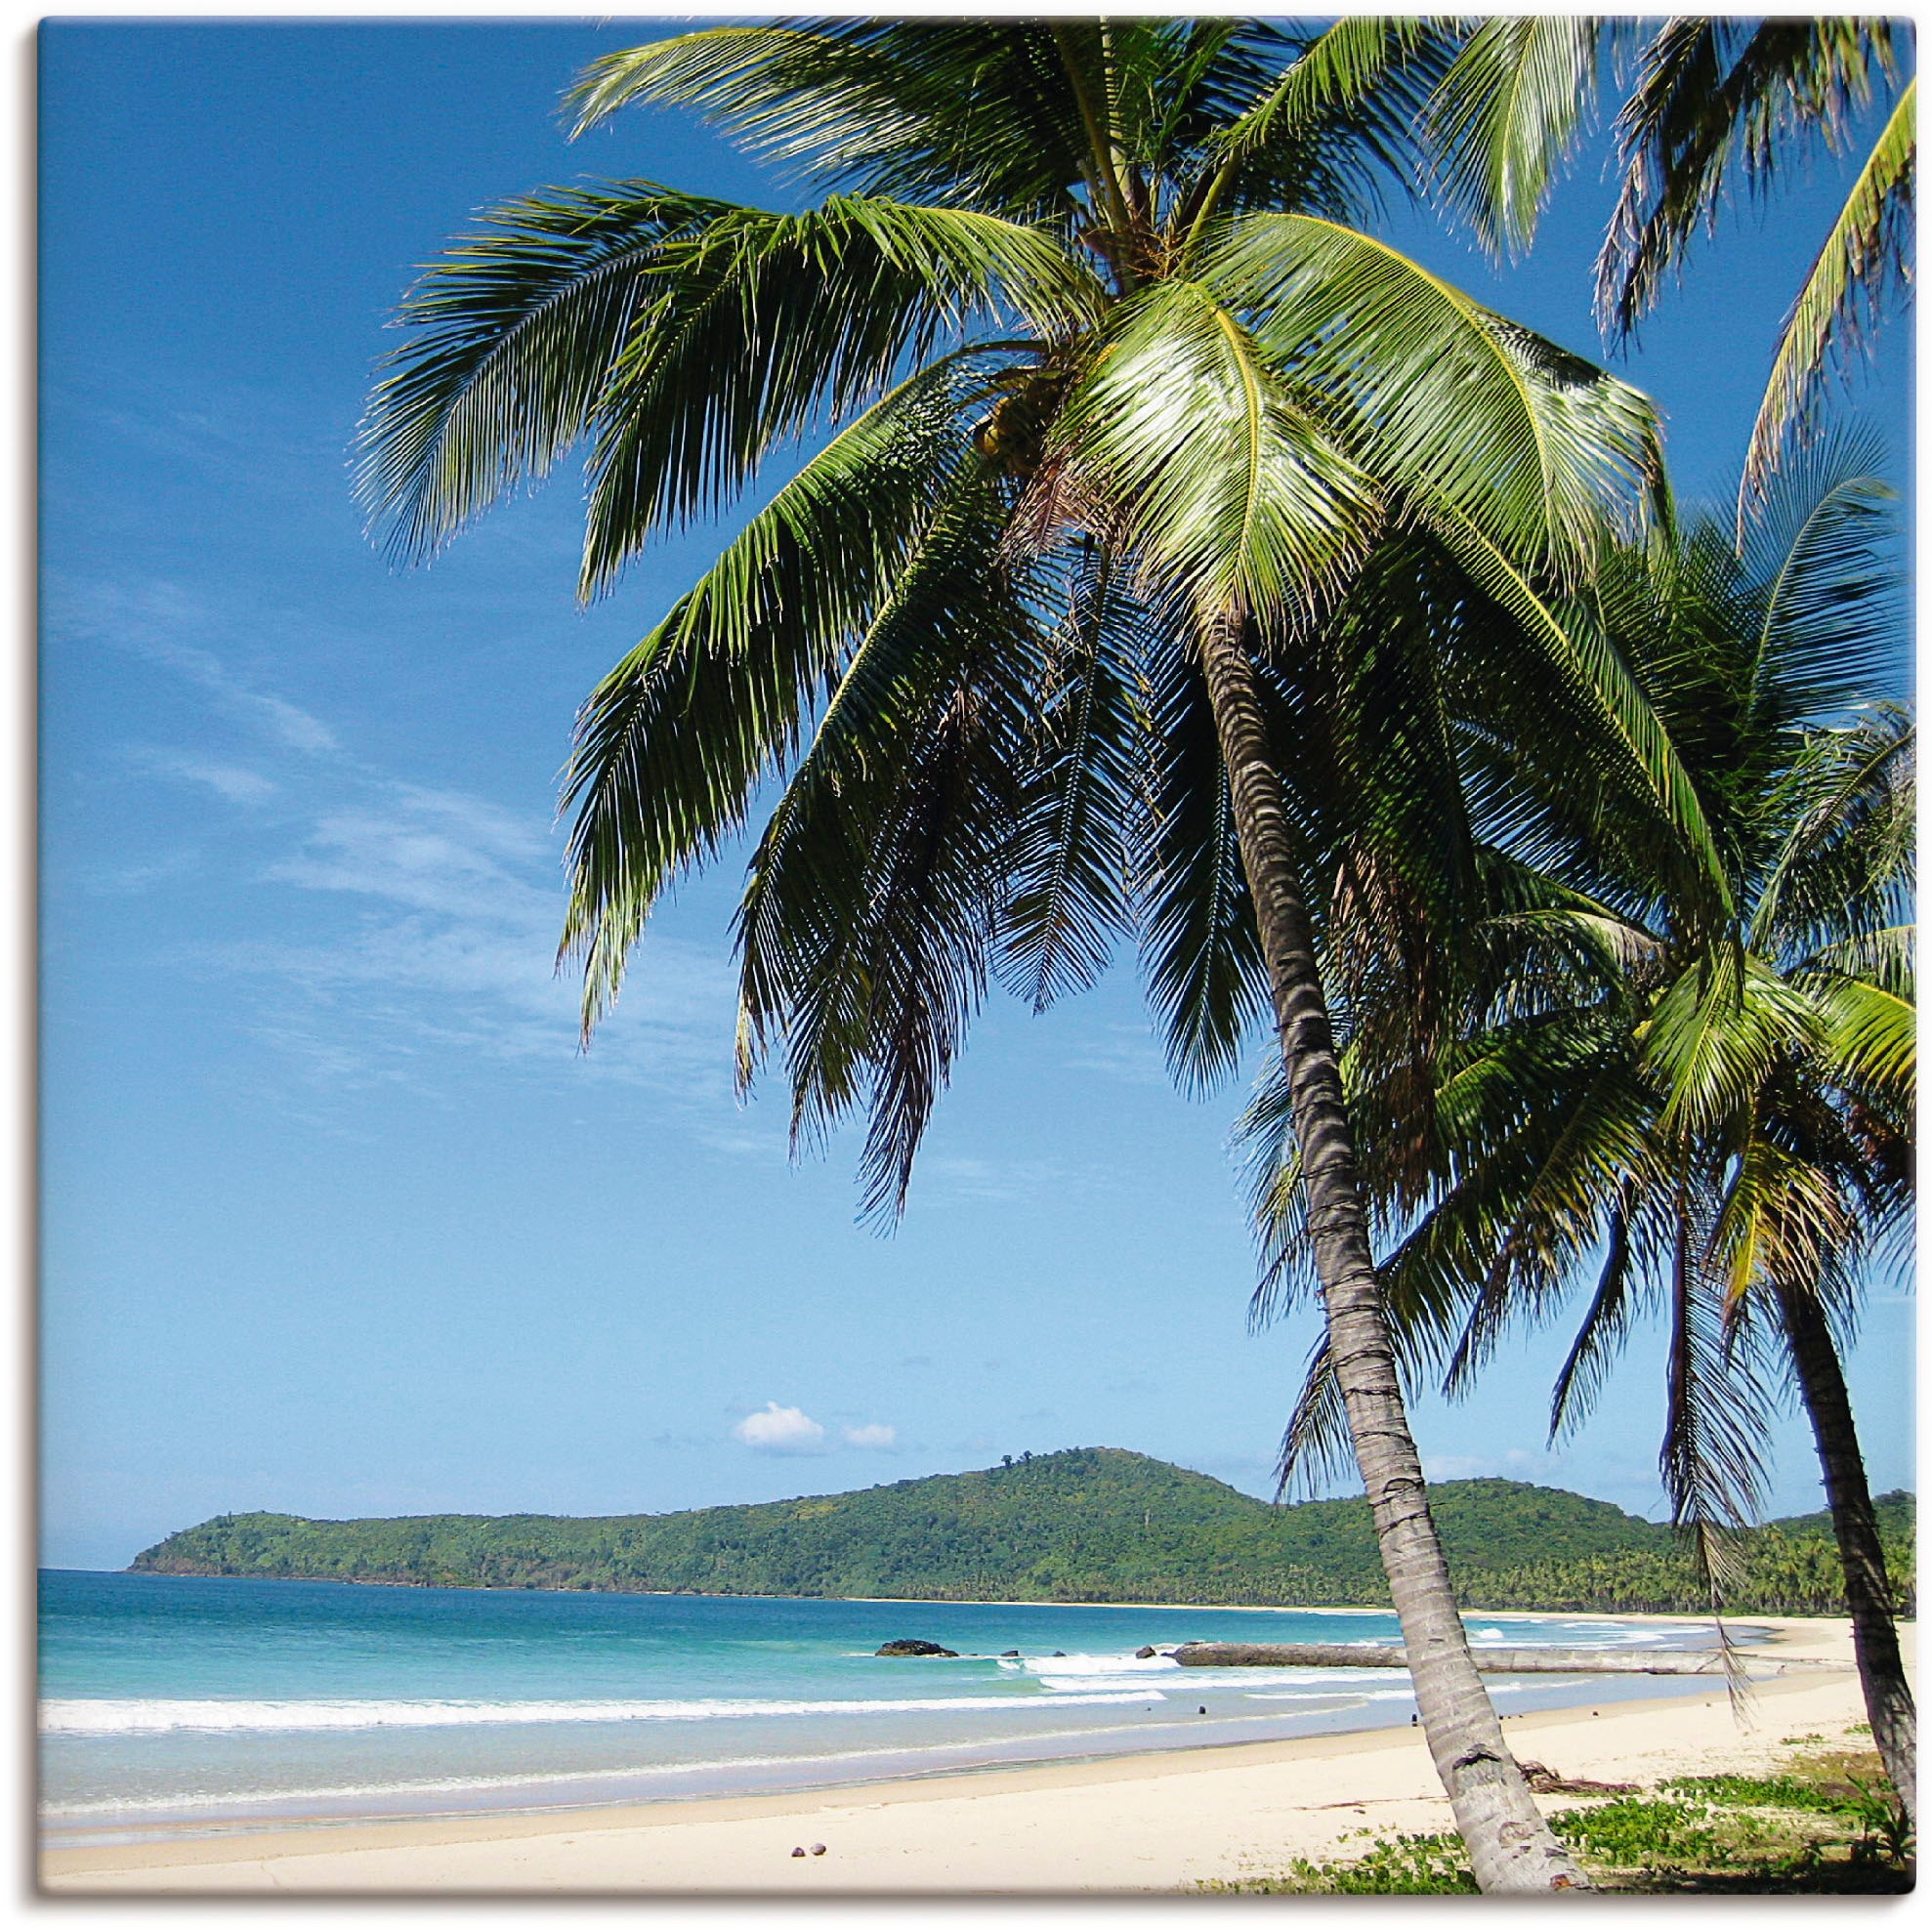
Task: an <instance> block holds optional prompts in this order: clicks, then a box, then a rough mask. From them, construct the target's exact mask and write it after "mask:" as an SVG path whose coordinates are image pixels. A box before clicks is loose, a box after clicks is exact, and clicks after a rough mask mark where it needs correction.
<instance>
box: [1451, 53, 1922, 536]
mask: <svg viewBox="0 0 1932 1927" xmlns="http://www.w3.org/2000/svg"><path fill="white" fill-rule="evenodd" d="M1910 36H1911V25H1910V24H1909V23H1908V22H1907V21H1902V20H1897V19H1885V18H1879V17H1870V18H1860V17H1850V16H1843V17H1830V18H1812V19H1803V18H1796V17H1784V16H1774V17H1770V18H1748V17H1738V16H1726V15H1716V16H1713V15H1683V16H1677V17H1673V18H1670V19H1667V20H1664V21H1660V22H1653V21H1634V20H1603V19H1595V18H1590V17H1587V16H1583V15H1543V16H1528V15H1525V16H1518V17H1515V18H1512V19H1506V20H1503V19H1499V20H1491V21H1484V22H1483V23H1481V24H1480V25H1479V26H1478V27H1477V28H1476V29H1475V30H1474V32H1473V33H1471V34H1470V36H1469V37H1468V39H1467V40H1466V41H1465V42H1464V44H1463V45H1462V47H1461V48H1460V50H1459V52H1458V54H1457V57H1456V59H1455V62H1454V63H1453V64H1452V65H1451V67H1450V68H1449V73H1448V74H1447V75H1446V77H1445V79H1444V82H1443V85H1442V88H1441V90H1440V92H1439V93H1438V95H1437V97H1436V99H1435V101H1434V102H1433V103H1432V106H1431V112H1430V117H1429V118H1430V127H1431V131H1432V134H1433V138H1434V140H1435V143H1436V145H1437V147H1438V149H1439V155H1440V161H1439V174H1438V184H1439V187H1440V189H1441V192H1442V194H1443V197H1444V200H1445V201H1446V203H1447V204H1449V206H1452V207H1455V208H1458V209H1460V210H1461V211H1462V212H1463V213H1464V214H1465V215H1466V216H1467V217H1468V218H1469V219H1470V221H1471V223H1472V225H1473V226H1474V229H1475V230H1476V232H1477V234H1478V235H1479V236H1480V237H1481V238H1482V240H1483V241H1484V242H1485V243H1486V244H1487V245H1488V246H1489V247H1490V248H1491V250H1492V251H1493V252H1495V253H1497V254H1511V253H1517V252H1520V251H1522V250H1523V249H1525V248H1527V247H1528V246H1529V245H1530V243H1531V241H1532V239H1533V235H1534V233H1535V230H1536V226H1537V221H1538V217H1539V215H1540V214H1541V212H1542V209H1543V206H1544V203H1545V201H1546V199H1547V197H1548V194H1549V190H1550V188H1551V186H1552V184H1553V182H1554V180H1555V178H1556V176H1557V174H1558V172H1559V171H1560V169H1561V167H1562V164H1563V162H1564V160H1565V159H1566V158H1567V156H1568V155H1569V154H1570V153H1571V152H1572V151H1573V150H1574V148H1575V145H1576V142H1577V140H1578V137H1579V135H1580V134H1581V133H1582V131H1583V129H1584V128H1585V126H1586V125H1587V123H1588V121H1589V119H1590V117H1591V115H1592V112H1593V109H1594V107H1595V104H1596V101H1597V98H1598V93H1599V88H1600V85H1601V81H1602V79H1603V76H1604V75H1605V73H1606V71H1607V70H1608V69H1610V68H1612V67H1614V66H1617V65H1618V64H1623V65H1627V67H1628V69H1629V81H1628V86H1627V90H1626V91H1625V92H1624V95H1623V99H1622V101H1621V103H1620V105H1618V107H1617V114H1616V125H1615V136H1616V145H1617V160H1616V165H1617V172H1618V176H1619V179H1618V185H1617V202H1616V205H1615V207H1614V209H1613V210H1612V213H1611V216H1610V221H1609V225H1608V228H1607V230H1606V232H1605V235H1604V240H1603V246H1602V249H1601V251H1600V252H1599V255H1598V258H1597V314H1598V319H1599V321H1600V322H1601V324H1602V326H1603V328H1604V329H1605V331H1606V333H1607V334H1609V335H1610V336H1612V337H1613V338H1614V339H1617V340H1619V341H1627V340H1628V339H1629V338H1630V337H1631V336H1632V335H1633V334H1634V333H1635V331H1636V328H1637V325H1638V323H1639V322H1640V321H1641V320H1642V319H1643V317H1644V315H1645V314H1647V313H1648V312H1649V311H1650V310H1651V309H1652V308H1653V307H1654V306H1655V304H1656V302H1657V300H1658V298H1659V293H1660V291H1661V289H1662V287H1663V284H1664V282H1665V280H1666V279H1667V278H1668V277H1669V276H1670V275H1671V274H1672V272H1678V273H1681V272H1682V271H1683V269H1684V265H1685V262H1686V259H1687V257H1688V255H1689V253H1690V250H1691V246H1692V243H1693V241H1694V240H1695V239H1696V236H1697V234H1698V231H1699V230H1700V229H1704V230H1714V229H1715V227H1716V224H1717V214H1718V210H1719V208H1720V207H1721V206H1722V205H1723V204H1724V203H1725V201H1726V199H1727V197H1728V196H1729V195H1730V193H1731V191H1732V189H1734V187H1735V186H1736V185H1737V183H1738V182H1739V181H1740V180H1742V182H1743V187H1744V189H1745V192H1746V194H1747V196H1748V197H1749V198H1750V199H1752V200H1764V199H1767V198H1769V197H1770V196H1771V194H1772V193H1773V192H1774V191H1775V190H1776V189H1777V188H1778V187H1779V186H1780V185H1781V184H1782V183H1784V182H1785V181H1786V180H1788V178H1789V177H1790V176H1791V175H1793V174H1795V173H1798V172H1800V171H1801V170H1802V167H1803V164H1804V163H1805V162H1806V161H1807V160H1808V159H1809V158H1811V157H1812V156H1813V155H1815V154H1816V153H1817V152H1818V151H1819V150H1820V149H1823V150H1825V151H1827V152H1828V153H1832V154H1840V153H1845V154H1850V153H1857V152H1862V153H1863V158H1862V160H1861V161H1860V165H1859V169H1858V172H1857V174H1856V175H1855V176H1854V178H1853V180H1852V183H1851V186H1850V188H1849V189H1848V190H1847V192H1846V195H1845V200H1844V203H1843V205H1842V206H1841V207H1840V209H1839V210H1838V213H1837V215H1836V216H1835V218H1834V219H1833V221H1832V223H1831V227H1830V230H1829V231H1828V232H1827V235H1826V237H1825V240H1824V242H1823V244H1822V245H1821V246H1820V248H1819V250H1818V253H1817V255H1816V256H1815V257H1814V259H1813V261H1812V264H1811V266H1810V268H1809V269H1808V270H1807V271H1806V273H1805V276H1804V279H1803V281H1802V282H1801V284H1800V285H1799V287H1798V290H1797V293H1796V294H1795V296H1794V297H1793V299H1792V302H1791V306H1790V308H1789V310H1788V312H1787V313H1786V315H1785V322H1784V326H1783V328H1782V330H1781V331H1780V334H1779V338H1778V342H1777V346H1776V348H1775V349H1774V350H1773V353H1772V358H1771V367H1770V372H1769V376H1768V378H1767V380H1766V383H1765V389H1764V396H1763V398H1762V400H1761V401H1760V402H1759V404H1758V410H1757V418H1756V421H1755V423H1754V424H1753V426H1752V430H1751V437H1750V446H1749V450H1748V452H1747V454H1746V456H1745V460H1744V464H1743V475H1742V477H1741V480H1740V483H1739V491H1738V503H1739V519H1740V524H1741V526H1742V523H1743V519H1744V518H1745V517H1746V516H1747V514H1749V513H1750V512H1751V511H1752V509H1753V507H1754V505H1755V504H1756V503H1757V502H1758V501H1759V500H1760V499H1761V498H1762V495H1763V492H1764V489H1765V486H1766V484H1767V482H1769V480H1770V478H1771V476H1772V474H1773V473H1774V472H1775V470H1776V469H1777V468H1778V466H1779V463H1780V461H1781V460H1782V459H1783V457H1784V455H1785V453H1786V452H1787V451H1788V449H1789V448H1790V447H1791V446H1792V445H1793V444H1797V445H1802V444H1803V443H1804V442H1805V441H1807V440H1809V439H1810V438H1811V436H1812V435H1813V433H1814V432H1815V431H1816V429H1817V428H1818V427H1819V425H1820V423H1821V421H1822V418H1823V415H1824V407H1823V403H1824V398H1825V394H1826V388H1827V374H1828V372H1829V371H1830V369H1831V368H1832V367H1833V366H1834V365H1835V366H1837V367H1839V368H1840V369H1841V370H1842V369H1843V368H1844V366H1845V365H1846V363H1847V362H1848V361H1849V360H1850V359H1851V358H1853V357H1855V356H1856V355H1857V353H1858V352H1859V351H1860V350H1861V349H1862V348H1863V347H1864V346H1865V345H1867V344H1868V343H1869V339H1870V336H1871V334H1872V331H1873V329H1874V328H1875V327H1876V325H1877V323H1878V321H1879V319H1880V318H1881V316H1882V315H1883V314H1884V313H1885V311H1886V309H1887V308H1888V307H1889V306H1891V305H1894V303H1895V302H1896V300H1897V299H1898V298H1899V297H1901V296H1902V295H1903V294H1904V293H1905V292H1906V291H1907V290H1908V289H1909V288H1910V286H1911V230H1912V194H1913V186H1912V183H1913V174H1914V171H1915V168H1916V163H1917V86H1918V83H1917V79H1916V77H1915V76H1913V75H1911V74H1910V73H1909V68H1910V65H1911V53H1910V48H1909V45H1908V44H1907V43H1909V40H1910ZM1881 112H1882V114H1883V118H1882V120H1880V121H1879V124H1878V126H1877V128H1876V131H1875V133H1871V134H1870V136H1869V146H1866V147H1863V148H1860V147H1858V146H1857V142H1858V139H1859V137H1860V135H1861V134H1862V133H1864V132H1868V131H1869V122H1870V121H1871V120H1872V119H1873V118H1875V117H1876V116H1877V115H1878V114H1879V113H1881Z"/></svg>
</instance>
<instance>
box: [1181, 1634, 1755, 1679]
mask: <svg viewBox="0 0 1932 1927" xmlns="http://www.w3.org/2000/svg"><path fill="white" fill-rule="evenodd" d="M1469 1650H1470V1652H1471V1654H1472V1655H1474V1657H1475V1660H1476V1670H1477V1671H1478V1672H1480V1673H1721V1672H1723V1670H1724V1655H1723V1654H1722V1653H1718V1652H1711V1653H1690V1652H1685V1651H1683V1650H1682V1649H1681V1648H1679V1649H1669V1648H1663V1647H1648V1648H1643V1649H1639V1650H1635V1651H1632V1650H1630V1649H1627V1648H1626V1649H1622V1650H1612V1651H1609V1652H1604V1651H1601V1650H1591V1649H1587V1648H1575V1647H1565V1646H1472V1647H1471V1648H1470V1649H1469ZM1174 1657H1175V1658H1176V1659H1178V1660H1179V1661H1180V1662H1181V1664H1182V1665H1184V1666H1387V1667H1391V1668H1402V1669H1405V1670H1406V1669H1407V1665H1408V1655H1407V1652H1406V1651H1405V1650H1404V1649H1403V1648H1402V1647H1400V1646H1249V1645H1244V1644H1243V1645H1220V1644H1216V1643H1214V1642H1212V1641H1207V1640H1196V1641H1193V1642H1191V1643H1190V1644H1189V1645H1187V1646H1177V1647H1176V1648H1175V1649H1174ZM1764 1663H1766V1662H1764V1661H1759V1660H1755V1659H1754V1660H1753V1664H1754V1665H1762V1664H1764ZM1785 1663H1786V1662H1785V1661H1782V1660H1773V1661H1770V1662H1769V1664H1770V1666H1771V1669H1772V1670H1773V1671H1775V1672H1783V1671H1784V1669H1785Z"/></svg>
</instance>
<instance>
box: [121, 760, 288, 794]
mask: <svg viewBox="0 0 1932 1927" xmlns="http://www.w3.org/2000/svg"><path fill="white" fill-rule="evenodd" d="M129 756H130V760H131V761H132V762H133V763H134V764H135V765H136V766H137V767H138V768H140V769H143V770H147V771H148V772H149V773H150V774H152V775H160V776H173V777H175V778H177V779H178V780H180V781H182V782H185V783H194V784H198V785H200V786H201V787H202V788H204V789H212V790H213V791H214V792H215V793H216V794H217V795H218V796H222V797H226V798H227V800H228V801H229V802H231V803H237V804H247V803H264V802H266V801H267V800H268V799H269V798H270V797H272V796H273V795H275V794H277V792H278V791H279V789H280V785H279V784H278V783H276V782H274V781H273V780H271V778H269V777H268V776H265V775H262V774H261V772H260V771H258V770H247V769H243V768H242V767H241V766H240V765H239V764H235V763H223V762H218V761H216V760H215V759H213V758H212V757H206V756H195V755H191V754H189V752H188V751H186V750H179V749H153V748H136V749H133V750H131V751H130V752H129Z"/></svg>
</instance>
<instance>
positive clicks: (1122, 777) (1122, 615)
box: [999, 549, 1145, 1012]
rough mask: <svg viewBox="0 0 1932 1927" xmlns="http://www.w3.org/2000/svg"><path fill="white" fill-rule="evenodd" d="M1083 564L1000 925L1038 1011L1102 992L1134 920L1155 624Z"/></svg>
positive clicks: (1095, 561)
mask: <svg viewBox="0 0 1932 1927" xmlns="http://www.w3.org/2000/svg"><path fill="white" fill-rule="evenodd" d="M1082 563H1083V565H1084V566H1081V567H1080V568H1079V569H1078V571H1077V573H1076V574H1075V576H1074V579H1073V583H1072V589H1071V596H1070V607H1069V608H1068V610H1067V613H1066V617H1065V619H1064V621H1063V622H1062V624H1061V626H1060V629H1059V632H1058V634H1057V636H1056V637H1055V640H1054V643H1053V646H1052V664H1053V666H1052V685H1051V688H1050V689H1049V691H1047V693H1046V699H1045V703H1044V706H1043V708H1042V711H1041V714H1040V716H1039V719H1038V725H1037V729H1036V731H1035V738H1034V741H1035V747H1034V751H1033V756H1032V759H1031V760H1030V761H1029V765H1028V767H1027V769H1026V772H1025V775H1024V800H1023V801H1022V803H1021V806H1020V822H1019V829H1018V834H1017V836H1016V839H1015V842H1014V847H1013V852H1012V858H1011V870H1010V874H1009V877H1008V885H1009V890H1010V895H1009V896H1008V899H1007V901H1006V906H1005V909H1004V911H1003V913H1002V916H1001V923H1000V959H999V970H1000V975H1001V977H1002V978H1003V980H1004V981H1005V982H1006V983H1007V984H1008V986H1009V987H1010V988H1012V989H1013V990H1014V991H1015V992H1016V993H1017V994H1018V995H1020V996H1023V997H1025V998H1026V999H1027V1000H1028V1002H1029V1003H1030V1004H1031V1005H1032V1007H1033V1009H1034V1010H1035V1011H1036V1012H1037V1011H1043V1010H1044V1009H1045V1008H1046V1007H1047V1005H1048V1004H1050V1003H1051V1002H1053V1001H1054V999H1055V998H1056V997H1058V996H1061V995H1064V994H1066V993H1068V992H1070V991H1074V990H1081V989H1084V988H1085V987H1086V986H1087V985H1088V984H1091V983H1092V982H1093V981H1094V979H1095V978H1097V977H1098V976H1099V974H1100V972H1101V971H1102V970H1103V969H1104V968H1105V967H1106V964H1107V961H1108V958H1109V956H1110V955H1111V953H1112V949H1113V939H1114V937H1115V936H1116V935H1118V934H1119V933H1120V932H1122V931H1124V930H1126V929H1127V928H1128V927H1129V926H1130V924H1131V921H1132V913H1131V906H1130V902H1129V899H1128V871H1129V855H1128V836H1129V833H1130V832H1129V824H1130V822H1131V820H1132V818H1133V816H1134V810H1135V797H1134V792H1135V788H1136V785H1137V783H1138V781H1139V779H1140V776H1141V774H1142V771H1143V769H1144V767H1145V754H1144V747H1143V733H1144V729H1145V721H1144V717H1143V715H1142V713H1141V709H1140V700H1139V696H1140V684H1141V680H1142V669H1141V663H1140V661H1139V660H1138V659H1137V658H1138V656H1139V653H1140V652H1139V651H1138V650H1137V649H1135V647H1134V645H1135V642H1136V639H1137V632H1138V630H1139V629H1140V626H1141V624H1142V622H1143V620H1144V616H1143V613H1142V611H1141V610H1140V609H1139V607H1137V606H1136V605H1135V604H1134V602H1133V601H1132V599H1131V598H1130V597H1129V596H1128V595H1127V594H1126V592H1125V586H1124V584H1123V583H1122V582H1121V581H1120V579H1119V571H1118V569H1117V567H1116V566H1114V565H1113V562H1112V560H1111V559H1110V558H1109V557H1107V556H1106V555H1105V554H1104V553H1098V552H1095V551H1093V550H1091V549H1090V550H1089V551H1088V553H1087V554H1086V555H1085V556H1083V557H1082Z"/></svg>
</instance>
